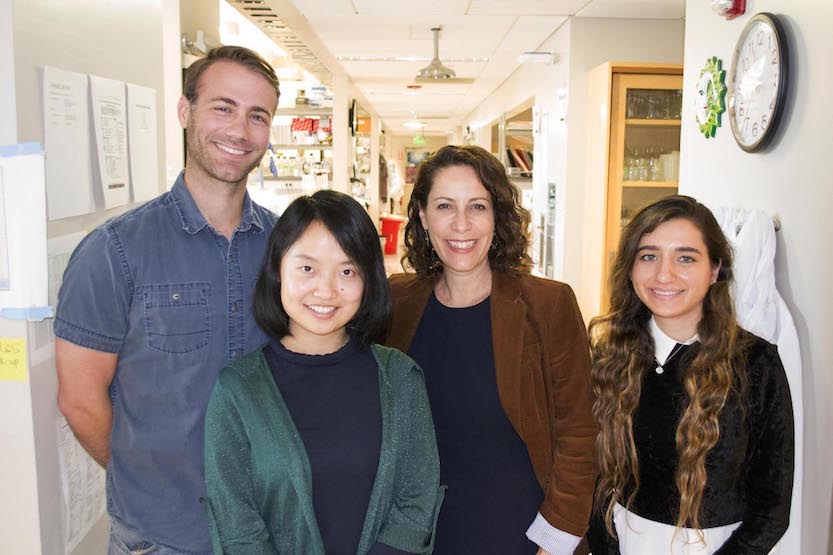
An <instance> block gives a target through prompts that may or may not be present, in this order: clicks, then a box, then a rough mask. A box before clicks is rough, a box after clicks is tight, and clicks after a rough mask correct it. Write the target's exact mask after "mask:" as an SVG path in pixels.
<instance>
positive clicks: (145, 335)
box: [54, 174, 275, 552]
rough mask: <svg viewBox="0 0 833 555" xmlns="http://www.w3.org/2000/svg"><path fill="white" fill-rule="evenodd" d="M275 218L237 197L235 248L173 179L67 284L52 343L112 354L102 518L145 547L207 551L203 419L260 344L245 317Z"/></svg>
mask: <svg viewBox="0 0 833 555" xmlns="http://www.w3.org/2000/svg"><path fill="white" fill-rule="evenodd" d="M274 222H275V216H274V215H273V214H272V213H271V212H269V211H268V210H266V209H264V208H262V207H260V206H258V205H256V204H254V203H253V202H252V201H251V199H250V198H249V196H248V195H246V198H245V204H244V209H243V217H242V218H241V221H240V225H239V227H238V228H237V230H236V231H235V232H234V234H233V236H232V238H231V241H228V240H227V239H226V238H225V237H224V236H223V235H221V234H219V233H217V232H216V231H214V229H212V228H211V227H210V226H209V225H208V223H207V222H206V220H205V218H204V217H203V216H202V214H201V213H200V211H199V209H198V208H197V205H196V203H195V202H194V199H193V198H192V197H191V195H190V194H189V192H188V189H187V188H186V187H185V182H184V178H183V174H180V176H179V178H178V179H177V180H176V183H175V184H174V186H173V188H172V189H171V191H170V192H168V193H165V194H163V195H162V196H160V197H158V198H156V199H155V200H152V201H150V202H148V203H147V204H145V205H143V206H141V207H139V208H137V209H135V210H132V211H130V212H128V213H126V214H124V215H122V216H119V217H117V218H115V219H113V220H110V221H109V222H107V223H106V224H104V225H102V226H101V227H99V228H97V229H96V230H95V231H93V232H92V233H90V234H89V235H88V236H87V237H86V238H85V239H84V240H83V241H82V242H81V244H80V245H78V248H77V249H76V250H75V252H74V253H73V255H72V257H71V258H70V261H69V265H68V267H67V269H66V273H65V274H64V281H63V285H62V286H61V291H60V295H59V300H58V310H57V316H56V318H55V326H54V327H55V335H57V336H58V337H61V338H63V339H65V340H67V341H70V342H72V343H75V344H77V345H81V346H83V347H88V348H91V349H95V350H98V351H106V352H110V353H118V365H117V367H116V374H115V378H114V379H113V383H112V385H111V387H110V395H111V398H112V400H113V432H112V436H111V442H110V451H111V458H110V463H109V464H108V466H107V506H108V510H109V512H110V514H112V515H113V516H115V517H116V518H118V519H120V520H122V521H123V522H125V523H126V524H128V525H130V526H132V527H134V528H136V529H138V530H139V531H141V532H142V534H144V535H145V536H146V538H145V539H147V540H149V541H153V542H157V543H163V544H166V545H169V546H171V547H175V548H177V549H181V550H184V551H193V552H210V549H211V543H210V541H209V535H208V522H207V518H206V515H205V513H204V511H203V508H202V506H201V504H200V497H202V496H203V495H204V490H205V487H204V479H203V420H204V417H205V409H206V406H207V404H208V399H209V396H210V395H211V391H212V389H213V387H214V382H215V380H216V378H217V375H218V374H219V372H220V369H222V368H223V367H224V366H226V365H227V364H228V363H229V362H230V361H232V360H233V359H235V358H237V357H239V356H241V355H243V354H245V353H247V352H249V351H252V350H254V349H255V348H257V347H259V346H260V345H262V344H264V343H266V342H267V337H266V335H265V334H264V333H263V332H262V331H261V330H260V329H259V328H258V327H257V325H256V324H255V321H254V317H253V313H252V300H253V299H252V297H253V289H254V284H255V281H256V279H257V276H258V272H259V270H260V265H261V260H262V258H263V256H264V254H265V249H266V243H267V240H268V238H269V235H270V233H271V232H272V227H273V226H274Z"/></svg>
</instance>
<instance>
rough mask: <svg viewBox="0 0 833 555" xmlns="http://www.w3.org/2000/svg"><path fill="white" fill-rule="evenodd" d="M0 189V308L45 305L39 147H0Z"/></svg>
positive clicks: (43, 205) (43, 202)
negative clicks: (3, 282) (0, 268)
mask: <svg viewBox="0 0 833 555" xmlns="http://www.w3.org/2000/svg"><path fill="white" fill-rule="evenodd" d="M0 189H2V192H3V195H2V203H0V210H1V211H2V213H3V219H4V220H5V222H4V224H5V228H6V241H5V242H3V241H0V245H3V244H5V251H6V253H7V255H8V268H7V278H8V287H7V288H6V290H0V309H7V308H24V309H26V308H33V307H45V306H47V302H48V291H49V288H48V285H47V269H46V219H45V218H44V217H43V215H44V214H45V213H46V184H45V183H44V160H43V151H42V150H41V146H40V145H39V144H36V143H27V144H23V145H13V146H8V147H0Z"/></svg>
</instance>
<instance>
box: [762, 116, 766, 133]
mask: <svg viewBox="0 0 833 555" xmlns="http://www.w3.org/2000/svg"><path fill="white" fill-rule="evenodd" d="M766 124H767V121H766V114H764V115H762V116H761V130H763V129H766Z"/></svg>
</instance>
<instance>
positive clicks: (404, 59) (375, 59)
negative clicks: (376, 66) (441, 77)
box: [336, 56, 489, 64]
mask: <svg viewBox="0 0 833 555" xmlns="http://www.w3.org/2000/svg"><path fill="white" fill-rule="evenodd" d="M336 59H337V60H338V61H339V62H430V61H431V60H432V59H433V58H426V57H424V56H337V57H336ZM445 61H446V62H452V63H474V64H479V63H485V62H488V61H489V58H484V57H469V58H445Z"/></svg>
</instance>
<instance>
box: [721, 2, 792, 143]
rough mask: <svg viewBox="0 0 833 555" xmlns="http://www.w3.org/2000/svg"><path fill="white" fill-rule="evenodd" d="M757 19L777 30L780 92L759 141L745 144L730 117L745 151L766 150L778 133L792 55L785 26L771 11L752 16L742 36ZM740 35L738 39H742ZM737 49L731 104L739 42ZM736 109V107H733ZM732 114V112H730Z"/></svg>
mask: <svg viewBox="0 0 833 555" xmlns="http://www.w3.org/2000/svg"><path fill="white" fill-rule="evenodd" d="M756 21H764V22H766V23H768V24H769V25H770V26H772V28H773V29H774V30H775V40H776V42H777V43H778V52H779V53H780V56H781V71H780V72H779V74H778V93H777V96H776V97H775V109H774V110H773V112H772V121H771V122H770V124H769V127H767V129H766V131H765V132H764V135H763V136H762V137H761V138H760V139H759V140H758V142H756V143H753V144H751V145H745V144H743V143H741V142H740V140H739V139H738V129H737V125H736V124H735V118H734V117H729V123H730V125H731V127H732V136H733V137H734V139H735V142H736V143H737V145H738V146H739V147H740V148H741V149H743V150H744V151H745V152H758V151H761V150H764V149H765V148H766V147H767V146H769V144H770V143H771V142H772V140H773V139H774V138H775V136H776V135H777V134H778V127H779V124H780V123H781V116H782V114H783V112H784V103H785V101H786V98H787V88H788V84H789V74H790V56H789V48H788V46H787V35H786V33H785V32H784V26H783V25H782V24H781V21H780V20H779V19H778V16H776V15H775V14H772V13H769V12H761V13H758V14H755V15H754V16H752V18H751V19H750V20H749V21H748V22H747V23H746V25H744V27H743V30H742V31H741V32H740V37H743V36H745V34H746V32H747V31H748V30H749V28H750V27H751V26H752V25H753V24H754V23H755V22H756ZM740 37H739V38H738V40H740ZM735 46H736V47H735V51H734V52H733V53H732V66H731V69H730V73H729V77H730V82H729V86H730V89H729V94H728V96H729V102H728V103H731V104H734V103H733V100H734V96H735V95H734V92H735V87H734V83H735V80H734V76H735V74H736V73H737V57H738V56H737V54H738V49H737V44H736V45H735ZM728 103H727V104H728ZM733 110H734V108H733ZM730 116H732V114H730Z"/></svg>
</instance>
